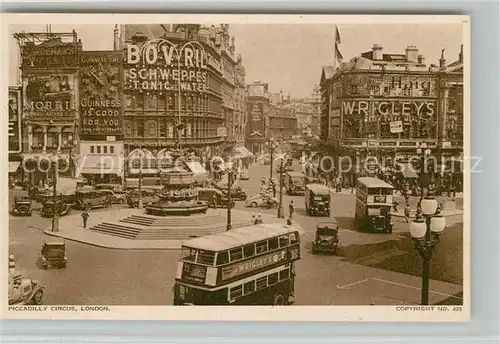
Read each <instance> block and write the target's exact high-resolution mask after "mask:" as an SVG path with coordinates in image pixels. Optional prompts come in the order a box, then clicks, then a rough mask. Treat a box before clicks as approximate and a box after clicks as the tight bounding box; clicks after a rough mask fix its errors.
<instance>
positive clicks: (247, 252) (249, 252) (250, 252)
mask: <svg viewBox="0 0 500 344" xmlns="http://www.w3.org/2000/svg"><path fill="white" fill-rule="evenodd" d="M243 253H244V256H245V258H248V257H253V256H255V245H254V244H250V245H246V246H245V247H243Z"/></svg>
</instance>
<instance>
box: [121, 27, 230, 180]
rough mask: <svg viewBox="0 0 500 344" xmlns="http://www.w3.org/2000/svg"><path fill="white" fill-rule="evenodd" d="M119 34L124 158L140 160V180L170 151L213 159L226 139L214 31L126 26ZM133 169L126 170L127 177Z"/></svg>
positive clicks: (217, 43)
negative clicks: (181, 150)
mask: <svg viewBox="0 0 500 344" xmlns="http://www.w3.org/2000/svg"><path fill="white" fill-rule="evenodd" d="M122 32H123V37H124V39H123V43H122V44H123V50H124V54H125V66H124V119H123V131H124V132H123V134H124V151H125V155H126V156H128V157H129V158H130V159H131V160H133V161H136V163H135V164H138V162H139V160H138V159H134V157H135V158H136V157H137V154H139V152H140V154H143V159H144V160H145V161H144V163H143V165H142V166H143V174H155V173H156V172H157V167H158V166H157V161H158V159H163V157H164V156H165V155H168V151H169V150H170V149H172V148H174V147H182V148H187V149H191V150H194V151H196V152H197V153H198V154H200V155H209V156H211V155H215V154H216V153H217V151H218V150H220V149H221V148H222V147H221V146H222V144H223V142H224V141H225V140H226V135H227V134H226V132H227V130H226V127H225V112H224V111H225V110H224V109H223V94H222V84H223V83H224V78H223V67H222V63H221V49H220V38H219V39H218V38H217V37H219V36H218V30H217V29H216V28H215V27H210V28H203V27H201V26H200V25H168V26H167V25H125V26H124V27H123V30H122ZM146 33H147V34H146ZM138 148H141V149H142V150H141V151H139V150H137V149H138ZM138 168H139V165H137V166H135V165H134V166H129V171H128V172H129V175H136V174H137V173H138Z"/></svg>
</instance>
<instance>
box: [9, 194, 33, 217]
mask: <svg viewBox="0 0 500 344" xmlns="http://www.w3.org/2000/svg"><path fill="white" fill-rule="evenodd" d="M32 212H33V209H32V208H31V200H30V199H29V198H28V197H22V198H19V199H18V198H15V199H14V209H12V213H13V214H14V215H17V216H31V213H32Z"/></svg>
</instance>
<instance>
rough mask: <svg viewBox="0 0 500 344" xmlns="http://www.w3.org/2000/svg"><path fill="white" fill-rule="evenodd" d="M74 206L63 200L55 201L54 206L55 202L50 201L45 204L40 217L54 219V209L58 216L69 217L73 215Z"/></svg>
mask: <svg viewBox="0 0 500 344" xmlns="http://www.w3.org/2000/svg"><path fill="white" fill-rule="evenodd" d="M72 206H73V204H72V203H68V202H65V201H62V200H57V201H55V205H54V201H53V200H50V201H47V202H45V203H44V204H43V208H42V210H41V211H40V215H41V216H42V217H53V216H54V207H55V209H56V213H57V214H58V216H63V215H68V214H69V213H71V207H72Z"/></svg>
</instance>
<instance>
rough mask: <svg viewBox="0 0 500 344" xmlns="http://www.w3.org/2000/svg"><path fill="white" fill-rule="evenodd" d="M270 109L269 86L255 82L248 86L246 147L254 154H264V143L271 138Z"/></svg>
mask: <svg viewBox="0 0 500 344" xmlns="http://www.w3.org/2000/svg"><path fill="white" fill-rule="evenodd" d="M269 108H270V104H269V90H268V84H264V83H262V82H261V81H255V82H254V83H253V84H249V85H247V117H248V119H247V127H246V133H245V134H246V147H248V149H249V150H250V151H252V152H253V153H257V152H262V151H263V150H264V146H263V145H264V143H265V142H266V140H267V139H268V138H269V137H270V136H269V133H268V131H267V123H266V122H267V121H268V115H269Z"/></svg>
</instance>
